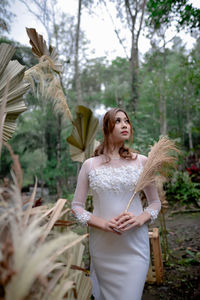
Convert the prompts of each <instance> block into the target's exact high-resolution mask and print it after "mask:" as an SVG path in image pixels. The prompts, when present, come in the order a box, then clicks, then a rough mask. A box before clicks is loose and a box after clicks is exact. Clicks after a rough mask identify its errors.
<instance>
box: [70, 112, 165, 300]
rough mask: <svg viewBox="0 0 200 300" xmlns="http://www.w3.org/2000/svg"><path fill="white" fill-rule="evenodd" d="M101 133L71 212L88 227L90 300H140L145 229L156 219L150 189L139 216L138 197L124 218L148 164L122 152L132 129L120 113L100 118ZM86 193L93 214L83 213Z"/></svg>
mask: <svg viewBox="0 0 200 300" xmlns="http://www.w3.org/2000/svg"><path fill="white" fill-rule="evenodd" d="M103 133H104V140H103V142H102V144H101V145H100V146H99V147H98V148H97V149H96V150H95V154H94V157H92V158H90V159H88V160H86V161H85V162H84V163H83V165H82V168H81V170H80V173H79V177H78V182H77V187H76V191H75V195H74V200H73V203H72V209H73V212H74V214H75V215H76V217H77V218H78V220H79V221H80V222H81V223H82V224H86V225H89V226H90V255H91V280H92V285H93V295H94V297H95V300H122V299H126V300H139V299H141V297H142V291H143V288H144V283H145V279H146V275H147V271H148V267H149V237H148V226H147V225H148V222H149V221H152V220H154V219H155V218H156V217H157V215H158V213H159V210H160V207H161V204H160V200H159V197H158V193H157V189H156V187H155V186H153V185H152V186H148V187H147V188H145V190H144V192H145V194H146V197H147V200H148V207H147V208H145V210H144V211H143V208H142V204H141V201H140V198H139V195H138V194H137V195H136V196H135V198H134V200H133V201H132V204H131V205H130V208H129V210H128V212H124V211H125V209H126V206H127V204H128V201H129V199H130V197H131V196H132V194H133V192H134V188H135V185H136V183H137V181H138V178H139V175H140V173H141V171H142V169H143V167H144V165H145V162H146V160H147V158H146V157H145V156H143V155H140V154H136V153H133V152H131V151H130V149H129V148H127V147H125V145H124V142H125V140H128V139H130V138H131V137H132V133H133V129H132V126H131V123H130V120H129V117H128V115H127V113H126V112H125V111H123V110H122V109H120V108H115V109H111V110H109V111H108V112H107V113H106V114H105V116H104V120H103ZM89 187H90V188H91V190H92V194H93V205H94V211H93V213H90V212H88V211H86V210H85V208H84V205H85V200H86V198H87V193H88V189H89Z"/></svg>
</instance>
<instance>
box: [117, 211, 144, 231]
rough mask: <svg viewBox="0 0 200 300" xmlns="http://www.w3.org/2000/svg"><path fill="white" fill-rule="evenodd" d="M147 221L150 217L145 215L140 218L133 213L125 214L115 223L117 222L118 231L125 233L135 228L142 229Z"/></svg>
mask: <svg viewBox="0 0 200 300" xmlns="http://www.w3.org/2000/svg"><path fill="white" fill-rule="evenodd" d="M147 219H149V217H147V215H146V214H143V213H142V214H141V215H139V216H136V215H134V214H133V213H131V212H123V213H122V214H120V215H119V216H118V217H116V218H115V221H116V222H117V227H116V229H118V230H119V231H121V232H124V231H127V230H129V229H131V228H133V227H140V226H142V225H143V224H144V223H145V222H146V221H147Z"/></svg>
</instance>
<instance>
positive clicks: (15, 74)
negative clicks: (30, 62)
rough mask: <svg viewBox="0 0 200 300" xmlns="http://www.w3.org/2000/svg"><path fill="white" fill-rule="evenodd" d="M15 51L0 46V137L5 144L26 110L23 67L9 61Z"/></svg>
mask: <svg viewBox="0 0 200 300" xmlns="http://www.w3.org/2000/svg"><path fill="white" fill-rule="evenodd" d="M14 52H15V49H14V47H13V46H11V45H8V44H4V43H3V44H1V45H0V109H1V115H0V127H1V131H2V132H1V133H0V134H1V136H2V137H3V140H4V141H5V142H7V141H8V140H9V139H10V138H11V137H12V134H13V132H14V131H15V128H16V119H17V117H18V116H19V114H21V113H22V112H24V111H25V110H26V106H25V104H24V102H23V99H22V98H23V95H24V93H25V92H26V91H27V90H28V89H29V86H30V84H29V83H25V82H24V81H23V77H24V72H25V67H24V66H22V65H21V64H20V63H19V62H18V61H16V60H14V61H10V60H11V58H12V56H13V54H14Z"/></svg>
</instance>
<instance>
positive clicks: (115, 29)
mask: <svg viewBox="0 0 200 300" xmlns="http://www.w3.org/2000/svg"><path fill="white" fill-rule="evenodd" d="M102 2H103V4H104V5H105V8H106V11H107V13H108V15H109V17H110V19H111V21H112V24H113V26H114V31H115V33H116V35H117V38H118V40H119V42H120V44H121V46H122V48H123V50H124V53H125V55H126V58H127V59H129V57H128V54H127V52H126V48H125V46H124V44H123V41H122V39H121V38H120V36H119V31H118V30H117V28H116V26H115V23H114V20H113V17H112V15H111V14H110V11H109V9H108V7H107V5H106V2H105V1H104V0H102Z"/></svg>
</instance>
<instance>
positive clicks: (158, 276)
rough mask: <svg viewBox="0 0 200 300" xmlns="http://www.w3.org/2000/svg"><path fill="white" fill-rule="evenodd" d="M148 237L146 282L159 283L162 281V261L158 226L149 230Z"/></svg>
mask: <svg viewBox="0 0 200 300" xmlns="http://www.w3.org/2000/svg"><path fill="white" fill-rule="evenodd" d="M149 239H150V253H151V264H150V267H149V271H148V275H147V282H150V283H153V282H156V283H157V284H161V283H162V282H163V263H162V254H161V247H160V237H159V232H158V228H153V231H149Z"/></svg>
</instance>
